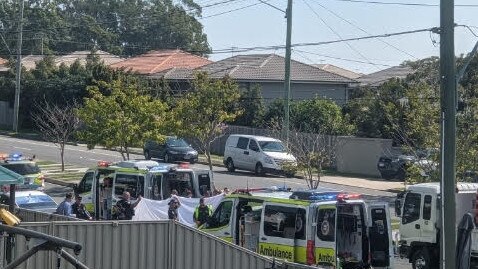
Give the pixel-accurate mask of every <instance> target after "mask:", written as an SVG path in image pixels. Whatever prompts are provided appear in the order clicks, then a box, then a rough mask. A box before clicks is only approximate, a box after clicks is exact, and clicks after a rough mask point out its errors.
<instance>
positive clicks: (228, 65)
mask: <svg viewBox="0 0 478 269" xmlns="http://www.w3.org/2000/svg"><path fill="white" fill-rule="evenodd" d="M284 69H285V59H284V57H282V56H279V55H275V54H252V55H238V56H233V57H230V58H227V59H224V60H221V61H218V62H214V63H210V64H208V65H205V66H203V67H200V68H197V69H195V70H193V71H189V72H186V71H184V70H179V69H175V70H169V71H168V72H162V73H157V74H154V75H152V77H164V78H166V79H179V80H180V79H191V78H192V75H193V72H207V73H208V74H209V76H210V77H211V78H222V77H224V76H225V75H229V76H230V77H231V78H233V79H235V80H239V81H283V80H284V73H285V70H284ZM291 80H292V81H302V82H328V83H354V82H356V81H354V80H352V79H349V78H346V77H343V76H340V75H337V74H334V73H331V72H328V71H325V70H322V69H320V68H317V67H314V66H311V65H308V64H304V63H301V62H298V61H294V60H292V61H291Z"/></svg>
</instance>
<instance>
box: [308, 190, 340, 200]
mask: <svg viewBox="0 0 478 269" xmlns="http://www.w3.org/2000/svg"><path fill="white" fill-rule="evenodd" d="M338 195H339V194H338V193H336V192H333V193H327V192H325V193H317V194H314V195H311V196H310V197H309V199H310V200H314V201H335V200H337V196H338Z"/></svg>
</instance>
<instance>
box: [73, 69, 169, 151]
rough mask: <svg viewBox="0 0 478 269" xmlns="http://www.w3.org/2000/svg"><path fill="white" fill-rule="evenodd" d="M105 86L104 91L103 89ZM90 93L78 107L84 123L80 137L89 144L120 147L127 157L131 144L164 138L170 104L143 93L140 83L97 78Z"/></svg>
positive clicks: (137, 144) (90, 146)
mask: <svg viewBox="0 0 478 269" xmlns="http://www.w3.org/2000/svg"><path fill="white" fill-rule="evenodd" d="M100 88H101V89H103V90H104V91H103V92H102V91H101V90H100ZM88 91H89V94H90V97H87V98H85V100H84V106H83V107H82V108H79V109H78V110H77V114H78V116H79V118H80V120H81V121H82V123H83V129H82V130H80V133H79V138H80V139H82V140H83V141H85V142H86V143H87V145H88V148H90V149H91V148H94V147H95V145H98V144H99V145H103V146H105V147H107V148H113V147H118V148H119V151H120V153H121V156H122V157H123V159H124V160H126V159H129V153H130V148H131V147H133V146H140V145H143V144H144V142H145V140H147V139H155V140H162V139H164V136H163V132H164V126H165V122H166V118H167V117H168V116H167V114H166V113H167V112H166V111H167V109H168V108H167V106H166V105H165V104H164V103H163V102H162V101H160V100H154V99H153V98H152V97H151V96H149V95H141V94H140V92H141V91H142V89H141V88H140V87H139V86H138V85H137V84H136V83H134V82H133V83H131V82H126V81H125V80H124V78H118V79H116V80H114V81H112V82H104V81H100V82H97V84H96V85H93V86H90V87H88Z"/></svg>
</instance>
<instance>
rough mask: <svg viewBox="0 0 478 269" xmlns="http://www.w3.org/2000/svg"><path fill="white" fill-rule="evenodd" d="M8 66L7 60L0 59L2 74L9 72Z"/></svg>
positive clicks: (0, 71)
mask: <svg viewBox="0 0 478 269" xmlns="http://www.w3.org/2000/svg"><path fill="white" fill-rule="evenodd" d="M7 64H8V61H7V60H5V59H3V58H0V73H5V72H7V71H8V70H9V68H8V65H7Z"/></svg>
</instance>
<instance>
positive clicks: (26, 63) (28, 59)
mask: <svg viewBox="0 0 478 269" xmlns="http://www.w3.org/2000/svg"><path fill="white" fill-rule="evenodd" d="M44 57H45V56H43V55H28V56H25V57H23V58H22V65H23V67H25V69H26V70H32V69H35V67H36V66H37V62H39V61H41V60H42V59H43V58H44Z"/></svg>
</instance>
